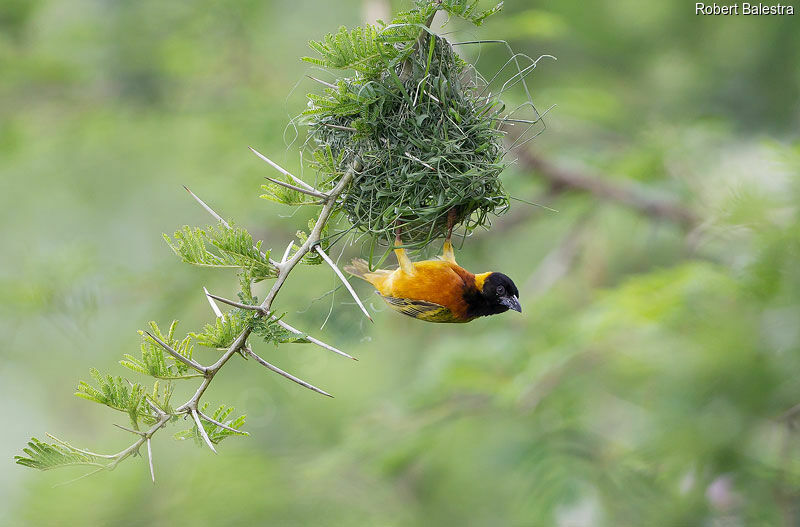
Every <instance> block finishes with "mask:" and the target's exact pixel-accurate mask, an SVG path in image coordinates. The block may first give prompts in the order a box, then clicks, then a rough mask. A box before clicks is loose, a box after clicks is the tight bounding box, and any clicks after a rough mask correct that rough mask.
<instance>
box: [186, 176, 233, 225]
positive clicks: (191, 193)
mask: <svg viewBox="0 0 800 527" xmlns="http://www.w3.org/2000/svg"><path fill="white" fill-rule="evenodd" d="M183 188H185V189H186V192H188V193H189V194H190V195H191V196H192V197H193V198H194V199H195V200H196V201H197V203H199V204H200V205H201V206H202V207H203V208H204V209H206V211H208V213H209V214H211V215H212V216H214V218H215V219H216V220H217V221H218V222H220V223H221V224H223V225H225V226H226V227H227V228H229V229H230V228H231V226H230V225H229V224H228V222H227V221H225V220H224V219H223V218H222V216H220V215H219V214H217V213H216V212H214V209H212V208H211V207H209V206H208V205H206V202H205V201H203V200H202V199H200V198H198V197H197V195H196V194H195V193H194V192H192V191H191V190H189V187H187V186H186V185H184V186H183Z"/></svg>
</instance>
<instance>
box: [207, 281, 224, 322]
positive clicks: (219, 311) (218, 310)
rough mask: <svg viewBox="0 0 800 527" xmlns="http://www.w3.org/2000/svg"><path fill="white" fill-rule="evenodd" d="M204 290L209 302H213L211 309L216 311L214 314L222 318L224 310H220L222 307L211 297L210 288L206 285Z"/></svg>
mask: <svg viewBox="0 0 800 527" xmlns="http://www.w3.org/2000/svg"><path fill="white" fill-rule="evenodd" d="M203 291H204V292H205V294H206V299H207V300H208V303H209V304H211V310H212V311H213V312H214V314H215V315H217V318H222V317H223V316H224V315H223V314H222V310H220V308H219V306H218V305H217V303H216V302H214V299H213V298H211V295H210V294H209V292H208V289H206V288H205V287H203Z"/></svg>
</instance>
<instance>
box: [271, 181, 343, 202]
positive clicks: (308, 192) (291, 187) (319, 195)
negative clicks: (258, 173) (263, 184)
mask: <svg viewBox="0 0 800 527" xmlns="http://www.w3.org/2000/svg"><path fill="white" fill-rule="evenodd" d="M264 179H266V180H267V181H270V182H272V183H275V184H276V185H280V186H282V187H286V188H288V189H289V190H294V191H295V192H300V193H302V194H306V195H308V196H312V197H315V198H319V199H322V200H326V199H328V198H329V196H328V195H327V194H323V193H322V192H317V191H316V190H308V189H304V188H300V187H298V186H295V185H292V184H291V183H287V182H285V181H281V180H280V179H272V178H271V177H267V176H264Z"/></svg>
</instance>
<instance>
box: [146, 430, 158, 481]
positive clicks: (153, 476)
mask: <svg viewBox="0 0 800 527" xmlns="http://www.w3.org/2000/svg"><path fill="white" fill-rule="evenodd" d="M147 458H148V459H149V460H150V479H152V480H153V483H155V482H156V473H155V471H154V470H153V449H152V448H151V447H150V438H149V437H148V438H147Z"/></svg>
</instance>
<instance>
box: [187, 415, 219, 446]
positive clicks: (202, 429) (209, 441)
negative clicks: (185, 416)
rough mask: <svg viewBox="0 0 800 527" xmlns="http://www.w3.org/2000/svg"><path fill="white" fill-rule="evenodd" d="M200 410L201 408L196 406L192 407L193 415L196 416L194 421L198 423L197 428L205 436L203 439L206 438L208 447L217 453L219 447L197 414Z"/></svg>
mask: <svg viewBox="0 0 800 527" xmlns="http://www.w3.org/2000/svg"><path fill="white" fill-rule="evenodd" d="M198 412H199V410H197V409H196V408H192V409H191V413H192V417H194V422H195V424H196V425H197V430H198V431H199V432H200V435H201V436H202V437H203V440H205V442H206V444H207V445H208V448H210V449H211V451H212V452H214V453H215V454H216V453H217V449H216V448H214V444H213V443H212V442H211V439H209V437H208V433H207V432H206V429H205V427H204V426H203V423H201V422H200V417H199V416H198V415H197V414H198Z"/></svg>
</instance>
